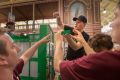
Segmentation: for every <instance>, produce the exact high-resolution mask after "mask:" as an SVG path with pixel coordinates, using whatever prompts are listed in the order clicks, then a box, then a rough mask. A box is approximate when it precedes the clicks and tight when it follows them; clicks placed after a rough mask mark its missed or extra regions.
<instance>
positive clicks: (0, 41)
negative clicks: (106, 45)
mask: <svg viewBox="0 0 120 80" xmlns="http://www.w3.org/2000/svg"><path fill="white" fill-rule="evenodd" d="M49 36H50V35H47V36H46V37H44V38H43V39H41V40H39V41H38V42H36V43H35V44H34V45H32V46H31V47H30V48H29V49H27V50H26V51H25V52H24V53H23V54H22V56H21V57H20V58H19V59H18V58H17V53H18V52H19V51H20V49H19V47H18V46H17V45H16V44H15V43H14V42H13V40H12V38H11V37H10V36H9V35H8V34H6V33H5V30H3V29H2V28H0V80H20V77H19V75H20V73H21V72H22V69H23V66H24V64H25V63H26V62H27V61H28V60H29V59H30V58H31V57H32V56H33V54H34V53H35V51H36V50H37V48H38V47H39V46H40V45H41V44H43V43H47V42H48V41H49Z"/></svg>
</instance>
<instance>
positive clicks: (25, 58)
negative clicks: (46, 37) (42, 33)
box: [20, 42, 41, 63]
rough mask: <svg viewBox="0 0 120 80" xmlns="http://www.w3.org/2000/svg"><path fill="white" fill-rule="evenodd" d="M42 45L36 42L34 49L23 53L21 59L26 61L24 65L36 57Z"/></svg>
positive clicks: (31, 48)
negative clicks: (36, 52) (35, 54)
mask: <svg viewBox="0 0 120 80" xmlns="http://www.w3.org/2000/svg"><path fill="white" fill-rule="evenodd" d="M40 44H41V42H36V43H35V44H34V45H33V46H32V47H30V48H29V49H28V50H27V51H25V52H24V53H23V55H22V56H21V57H20V58H21V59H23V60H24V63H26V62H27V61H28V60H29V59H30V58H31V57H32V56H33V55H34V53H35V51H36V50H37V49H38V47H39V45H40Z"/></svg>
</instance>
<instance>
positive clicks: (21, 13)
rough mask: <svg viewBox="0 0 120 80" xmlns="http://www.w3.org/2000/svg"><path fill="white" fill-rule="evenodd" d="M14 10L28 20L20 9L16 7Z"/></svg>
mask: <svg viewBox="0 0 120 80" xmlns="http://www.w3.org/2000/svg"><path fill="white" fill-rule="evenodd" d="M14 9H15V10H16V11H17V12H18V13H19V14H20V15H22V16H23V17H24V18H25V19H26V20H28V17H27V16H25V15H24V14H23V12H22V11H21V10H20V9H18V8H17V7H14Z"/></svg>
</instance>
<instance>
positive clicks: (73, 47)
mask: <svg viewBox="0 0 120 80" xmlns="http://www.w3.org/2000/svg"><path fill="white" fill-rule="evenodd" d="M73 21H75V22H76V25H75V28H76V29H77V30H78V31H80V32H81V33H82V35H83V37H84V39H85V40H86V41H88V39H89V35H88V34H87V33H86V32H85V31H84V28H85V25H86V24H87V19H86V17H85V16H83V15H80V16H79V17H78V18H77V17H74V18H73ZM65 38H66V40H67V42H68V50H67V55H66V59H67V60H74V59H77V58H80V57H82V56H84V55H85V50H84V48H83V46H82V45H81V44H80V42H77V41H76V40H74V39H73V38H72V37H71V35H70V34H68V35H65Z"/></svg>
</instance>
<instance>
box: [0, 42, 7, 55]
mask: <svg viewBox="0 0 120 80" xmlns="http://www.w3.org/2000/svg"><path fill="white" fill-rule="evenodd" d="M5 54H6V43H5V42H4V41H3V40H0V55H5Z"/></svg>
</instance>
